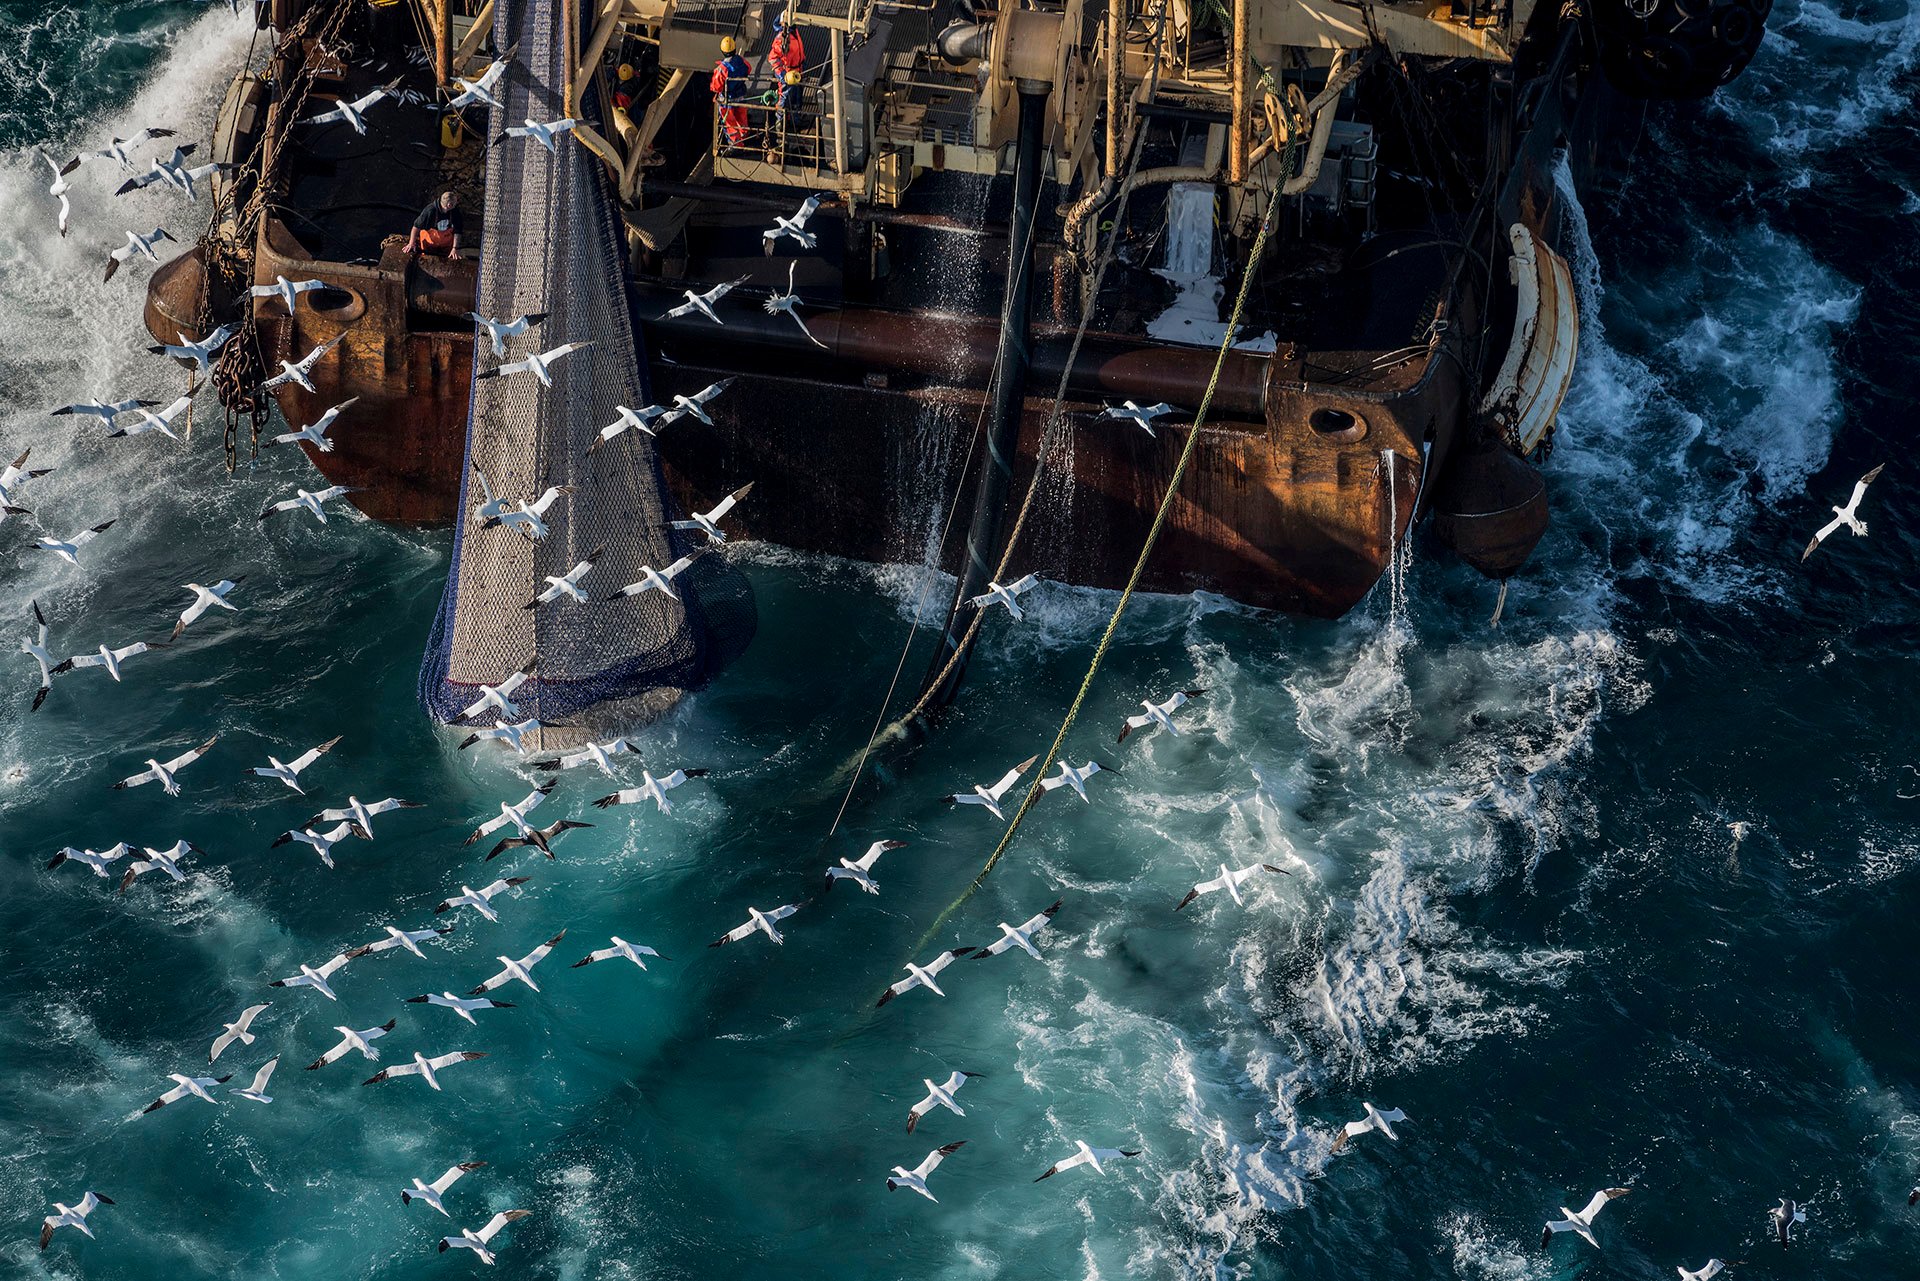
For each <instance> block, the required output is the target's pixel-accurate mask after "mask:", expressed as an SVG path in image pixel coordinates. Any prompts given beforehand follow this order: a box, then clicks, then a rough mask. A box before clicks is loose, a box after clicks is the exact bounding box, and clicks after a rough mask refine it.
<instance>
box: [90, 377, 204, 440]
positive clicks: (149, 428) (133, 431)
mask: <svg viewBox="0 0 1920 1281" xmlns="http://www.w3.org/2000/svg"><path fill="white" fill-rule="evenodd" d="M196 390H197V389H196ZM193 397H194V392H191V391H190V392H188V393H187V394H186V395H184V396H182V397H180V398H179V399H178V400H175V401H174V402H173V403H172V404H170V405H168V406H167V407H166V408H165V409H162V410H158V411H155V410H152V409H136V410H134V411H133V412H134V413H135V414H137V415H139V421H138V422H136V423H133V424H131V425H129V426H126V427H115V428H114V429H113V430H112V431H110V432H108V433H107V439H109V440H118V439H120V438H121V437H123V436H145V435H147V434H148V433H149V432H159V433H160V434H161V435H162V436H165V437H166V438H167V439H168V440H179V439H180V437H178V436H176V435H174V432H173V420H174V419H176V418H178V417H179V416H180V415H181V414H184V413H186V412H187V407H188V406H189V405H191V404H193Z"/></svg>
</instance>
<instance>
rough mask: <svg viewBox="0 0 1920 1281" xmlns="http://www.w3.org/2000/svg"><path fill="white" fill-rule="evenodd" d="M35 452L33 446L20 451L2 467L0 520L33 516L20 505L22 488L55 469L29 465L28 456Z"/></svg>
mask: <svg viewBox="0 0 1920 1281" xmlns="http://www.w3.org/2000/svg"><path fill="white" fill-rule="evenodd" d="M32 453H33V448H32V446H28V447H27V448H26V449H23V450H21V451H20V456H19V457H18V458H16V459H14V460H13V461H12V462H10V463H8V464H7V465H6V467H5V468H3V469H0V522H4V521H5V520H6V518H7V517H8V516H31V515H32V514H33V513H32V512H29V511H28V510H27V509H26V508H24V507H21V506H20V505H19V502H20V490H21V489H22V487H24V486H25V485H26V483H27V482H28V481H30V480H39V479H40V478H41V477H42V476H45V475H48V474H50V473H51V472H52V471H53V468H51V467H35V468H32V469H29V468H28V467H27V458H28V456H29V455H30V454H32Z"/></svg>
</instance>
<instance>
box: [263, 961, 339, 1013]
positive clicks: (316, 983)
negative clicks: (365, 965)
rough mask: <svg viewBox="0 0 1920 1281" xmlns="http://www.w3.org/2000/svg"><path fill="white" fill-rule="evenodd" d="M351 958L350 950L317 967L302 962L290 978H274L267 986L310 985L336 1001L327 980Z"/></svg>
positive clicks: (330, 999) (337, 998)
mask: <svg viewBox="0 0 1920 1281" xmlns="http://www.w3.org/2000/svg"><path fill="white" fill-rule="evenodd" d="M352 959H353V954H352V953H351V952H341V953H339V954H337V955H336V956H334V957H333V958H332V959H331V960H328V961H326V962H325V963H323V964H321V965H320V966H318V967H315V966H312V965H308V964H305V963H304V962H302V964H301V966H300V972H299V973H298V974H295V975H293V976H292V977H290V978H284V979H275V980H274V981H273V982H271V983H269V984H267V986H268V987H310V988H312V989H313V990H314V991H316V992H318V993H319V994H320V995H322V996H324V997H326V998H327V999H328V1000H329V1001H337V1000H339V999H340V998H339V997H338V996H336V995H335V994H334V991H333V987H332V985H331V984H329V983H328V982H327V980H328V979H330V978H332V977H333V976H334V975H336V974H338V973H339V972H340V971H341V970H343V969H345V968H346V967H347V962H348V961H351V960H352Z"/></svg>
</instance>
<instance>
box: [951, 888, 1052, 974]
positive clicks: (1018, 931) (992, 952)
mask: <svg viewBox="0 0 1920 1281" xmlns="http://www.w3.org/2000/svg"><path fill="white" fill-rule="evenodd" d="M1064 902H1066V900H1065V899H1055V900H1054V901H1053V906H1052V907H1049V908H1048V909H1047V910H1046V911H1044V912H1042V913H1040V915H1038V916H1031V917H1028V918H1027V919H1026V920H1025V921H1023V922H1021V923H1020V925H1019V926H1018V927H1015V926H1012V925H1008V924H1007V923H1006V922H1005V921H1002V922H1000V937H999V938H998V939H996V940H994V941H993V942H991V943H989V944H987V945H986V946H985V947H982V948H976V949H974V954H973V959H974V960H976V961H982V960H985V959H986V958H987V957H989V956H998V955H1000V953H1002V952H1004V951H1006V950H1007V949H1008V948H1010V947H1017V948H1020V949H1021V950H1022V951H1024V952H1025V953H1026V954H1027V955H1028V956H1031V957H1032V958H1033V959H1034V960H1036V961H1038V960H1040V959H1041V957H1040V949H1039V948H1037V947H1035V946H1034V945H1033V936H1034V935H1036V934H1038V933H1039V932H1040V931H1041V930H1044V929H1046V928H1047V926H1049V925H1051V924H1053V915H1054V913H1055V912H1058V911H1059V910H1060V905H1061V904H1062V903H1064Z"/></svg>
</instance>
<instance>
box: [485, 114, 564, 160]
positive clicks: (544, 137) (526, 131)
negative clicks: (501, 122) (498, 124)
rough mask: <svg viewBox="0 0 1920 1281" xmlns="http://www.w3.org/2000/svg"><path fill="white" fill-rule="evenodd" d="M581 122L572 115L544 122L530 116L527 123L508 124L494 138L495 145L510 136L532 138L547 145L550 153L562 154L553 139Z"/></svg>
mask: <svg viewBox="0 0 1920 1281" xmlns="http://www.w3.org/2000/svg"><path fill="white" fill-rule="evenodd" d="M579 123H580V122H579V121H578V120H575V119H574V118H573V117H572V116H568V117H566V118H565V119H564V120H548V121H544V122H542V121H539V120H535V119H533V118H532V117H531V116H529V117H528V118H527V120H526V121H525V123H523V124H517V125H508V126H507V127H506V128H505V129H503V130H501V131H500V135H499V136H498V137H496V138H495V139H494V140H493V145H494V146H496V147H497V146H499V145H500V144H501V143H503V142H505V141H506V140H507V139H509V138H531V139H533V140H534V141H535V142H537V143H539V144H540V145H541V146H543V147H545V148H546V149H547V152H548V154H550V155H555V156H557V155H559V154H560V149H559V148H558V147H556V146H554V145H553V140H554V139H555V138H558V137H559V136H560V135H561V134H564V133H571V132H572V131H573V127H574V126H575V125H577V124H579Z"/></svg>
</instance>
